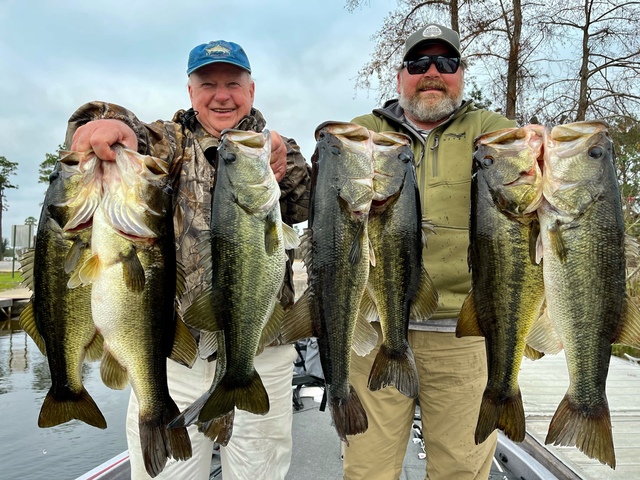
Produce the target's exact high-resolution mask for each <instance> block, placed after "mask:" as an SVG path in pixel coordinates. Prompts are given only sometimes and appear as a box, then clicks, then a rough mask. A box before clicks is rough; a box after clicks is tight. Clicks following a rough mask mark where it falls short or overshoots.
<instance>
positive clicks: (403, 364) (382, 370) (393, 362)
mask: <svg viewBox="0 0 640 480" xmlns="http://www.w3.org/2000/svg"><path fill="white" fill-rule="evenodd" d="M404 343H405V345H404V352H403V353H397V352H391V351H390V350H389V349H388V348H387V346H386V345H385V344H384V343H383V344H382V345H380V350H378V353H377V355H376V358H375V359H374V361H373V365H372V366H371V372H370V373H369V383H368V386H369V390H372V391H376V390H380V389H381V388H384V387H386V386H389V385H393V386H394V387H396V389H397V390H398V391H399V392H400V393H402V394H403V395H404V396H405V397H409V398H418V393H419V390H420V385H419V381H418V370H417V369H416V361H415V360H414V358H413V352H412V351H411V347H410V346H409V343H408V342H407V341H406V340H405V342H404Z"/></svg>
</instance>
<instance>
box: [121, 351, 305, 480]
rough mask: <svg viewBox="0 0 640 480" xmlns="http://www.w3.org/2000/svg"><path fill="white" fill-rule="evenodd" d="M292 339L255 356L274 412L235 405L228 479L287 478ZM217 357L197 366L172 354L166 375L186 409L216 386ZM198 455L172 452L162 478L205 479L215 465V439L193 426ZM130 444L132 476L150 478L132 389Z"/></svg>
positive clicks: (225, 450) (225, 459) (226, 450)
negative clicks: (183, 456)
mask: <svg viewBox="0 0 640 480" xmlns="http://www.w3.org/2000/svg"><path fill="white" fill-rule="evenodd" d="M296 355H297V354H296V351H295V348H294V347H293V345H282V346H278V347H267V348H265V349H264V352H262V353H261V354H260V355H258V356H257V357H256V358H255V366H256V370H257V371H258V373H259V374H260V377H261V378H262V383H263V384H264V386H265V389H266V390H267V393H268V395H269V413H268V414H266V415H254V414H252V413H249V412H245V411H244V410H237V409H236V411H235V418H234V420H233V434H232V436H231V440H230V441H229V444H228V445H227V446H226V447H222V448H221V449H220V455H221V459H222V477H223V479H224V480H254V479H255V480H284V477H285V475H286V474H287V471H288V470H289V464H290V463H291V448H292V447H291V428H292V427H291V425H292V421H293V408H292V388H291V380H292V376H293V361H294V360H295V359H296ZM215 370H216V362H209V361H207V360H202V359H200V358H198V360H196V363H195V365H194V366H193V368H191V369H189V368H187V367H183V366H182V365H179V364H178V363H176V362H174V361H173V360H167V378H168V383H169V392H170V393H171V397H172V398H173V400H174V401H175V402H176V404H177V405H178V408H179V409H180V411H183V410H184V409H185V408H187V407H188V406H189V405H191V403H192V402H194V401H195V400H197V399H198V398H199V397H200V396H201V395H202V394H203V393H204V392H206V391H207V390H208V389H209V387H210V386H211V382H212V381H213V376H214V374H215ZM188 431H189V437H190V438H191V447H192V450H193V455H192V457H191V458H190V459H188V460H184V461H176V460H174V459H173V458H170V459H169V461H168V462H167V465H166V466H165V468H164V470H163V471H162V473H160V475H158V476H157V477H155V478H157V479H161V480H162V479H171V480H174V479H175V480H198V479H203V480H206V479H208V478H209V472H210V470H211V455H212V453H213V442H212V441H211V440H209V439H208V438H207V437H205V436H204V435H203V434H201V433H199V432H198V428H197V427H196V426H194V425H192V426H190V427H188ZM127 444H128V446H129V455H130V460H131V478H132V480H138V479H148V478H151V477H149V475H148V474H147V471H146V469H145V467H144V462H143V461H142V450H141V448H140V436H139V433H138V402H137V400H136V396H135V395H134V393H133V390H132V391H131V396H130V398H129V409H128V411H127Z"/></svg>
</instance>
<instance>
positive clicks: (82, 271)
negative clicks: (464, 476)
mask: <svg viewBox="0 0 640 480" xmlns="http://www.w3.org/2000/svg"><path fill="white" fill-rule="evenodd" d="M100 269H101V262H100V257H99V256H98V254H97V253H94V254H93V255H91V256H90V257H89V258H88V259H87V260H86V261H85V262H84V263H83V264H82V266H81V267H80V268H79V269H78V270H77V272H76V273H77V281H76V282H74V284H77V285H76V286H79V285H89V284H90V283H91V282H94V281H95V280H96V279H97V278H98V275H100ZM76 273H74V274H73V275H71V278H70V279H69V283H68V284H67V285H68V286H69V288H71V286H70V284H71V280H72V279H73V278H74V277H75V276H76Z"/></svg>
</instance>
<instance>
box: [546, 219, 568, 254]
mask: <svg viewBox="0 0 640 480" xmlns="http://www.w3.org/2000/svg"><path fill="white" fill-rule="evenodd" d="M549 239H550V240H551V248H552V250H553V252H554V253H555V255H556V256H557V257H558V259H559V260H560V261H561V262H562V263H564V262H566V261H567V246H566V244H565V243H564V238H563V237H562V232H561V231H560V226H559V224H558V223H557V222H556V224H555V225H553V226H552V227H550V228H549Z"/></svg>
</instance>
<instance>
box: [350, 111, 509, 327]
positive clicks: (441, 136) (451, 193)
mask: <svg viewBox="0 0 640 480" xmlns="http://www.w3.org/2000/svg"><path fill="white" fill-rule="evenodd" d="M352 121H353V123H356V124H358V125H362V126H363V127H366V128H368V129H369V130H372V131H376V132H384V131H394V132H401V133H404V134H407V135H409V136H410V137H411V139H412V148H413V154H414V158H415V160H414V161H415V164H416V175H417V179H418V187H419V190H420V201H421V206H422V218H423V222H424V221H430V222H431V223H432V224H434V226H435V235H430V236H429V239H428V245H427V248H425V249H424V250H423V257H422V258H423V262H424V266H425V268H426V270H427V271H428V272H429V274H430V275H431V278H432V279H433V281H434V283H435V286H436V288H437V290H438V295H439V305H438V310H437V311H436V312H435V314H434V315H433V317H432V319H433V320H434V321H430V322H427V323H426V324H420V325H417V324H411V325H410V328H412V329H416V328H418V329H425V330H441V331H453V330H455V322H456V320H457V317H458V313H459V312H460V307H461V306H462V302H463V301H464V299H465V297H466V295H467V294H468V293H469V290H470V288H471V274H470V272H469V267H468V265H467V248H468V245H469V212H470V206H471V200H470V195H471V168H472V158H473V151H474V140H475V138H476V137H477V136H479V135H481V134H483V133H487V132H491V131H495V130H499V129H502V128H509V127H514V126H515V122H514V121H512V120H508V119H507V118H505V117H503V116H502V115H499V114H497V113H494V112H490V111H488V110H482V109H478V108H476V107H475V106H474V105H473V102H469V101H467V102H464V103H463V104H462V105H461V106H460V108H459V109H457V110H456V111H455V112H453V114H452V115H451V116H450V117H449V118H448V119H447V120H446V121H444V122H443V123H441V124H440V125H438V126H437V127H435V128H434V129H433V130H431V131H430V132H429V135H428V136H427V139H426V141H425V139H424V137H423V136H422V135H421V134H420V133H418V132H417V131H416V130H415V129H414V128H413V127H412V126H411V125H409V124H408V123H407V121H406V119H405V117H404V112H403V110H402V108H401V107H400V105H399V104H398V101H397V100H391V101H389V102H387V103H386V104H385V105H384V107H383V108H380V109H375V110H374V111H373V113H370V114H368V115H363V116H360V117H357V118H355V119H353V120H352Z"/></svg>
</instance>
